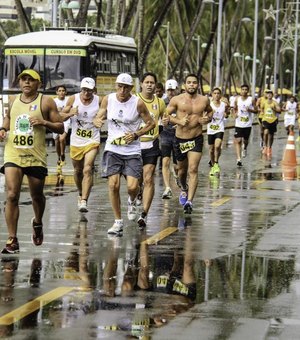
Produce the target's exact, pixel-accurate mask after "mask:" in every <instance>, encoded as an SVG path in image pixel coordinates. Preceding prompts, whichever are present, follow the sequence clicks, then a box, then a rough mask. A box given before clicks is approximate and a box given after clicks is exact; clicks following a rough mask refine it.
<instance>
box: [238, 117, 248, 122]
mask: <svg viewBox="0 0 300 340" xmlns="http://www.w3.org/2000/svg"><path fill="white" fill-rule="evenodd" d="M240 120H241V122H243V123H247V122H249V117H241V118H240Z"/></svg>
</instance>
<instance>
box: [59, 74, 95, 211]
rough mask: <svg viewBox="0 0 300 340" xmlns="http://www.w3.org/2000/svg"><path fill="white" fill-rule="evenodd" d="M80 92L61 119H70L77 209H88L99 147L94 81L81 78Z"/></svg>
mask: <svg viewBox="0 0 300 340" xmlns="http://www.w3.org/2000/svg"><path fill="white" fill-rule="evenodd" d="M80 88H81V91H80V92H79V93H76V94H74V95H73V96H71V97H70V98H69V99H68V102H67V105H66V107H65V108H64V109H63V111H62V114H61V115H62V117H63V119H64V120H66V119H68V118H71V128H72V133H71V141H70V157H71V159H72V163H73V167H74V181H75V183H76V187H77V190H78V203H77V207H78V211H79V212H82V213H85V212H88V207H87V202H88V198H89V196H90V193H91V189H92V186H93V170H94V162H95V159H96V156H97V154H98V151H99V147H100V130H99V129H98V128H96V127H95V126H94V124H93V119H94V118H95V116H96V114H97V112H98V111H99V105H100V102H101V100H100V98H99V96H97V95H95V94H94V92H95V81H94V79H92V78H89V77H86V78H83V79H82V81H81V84H80Z"/></svg>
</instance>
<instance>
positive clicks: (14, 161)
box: [0, 70, 299, 253]
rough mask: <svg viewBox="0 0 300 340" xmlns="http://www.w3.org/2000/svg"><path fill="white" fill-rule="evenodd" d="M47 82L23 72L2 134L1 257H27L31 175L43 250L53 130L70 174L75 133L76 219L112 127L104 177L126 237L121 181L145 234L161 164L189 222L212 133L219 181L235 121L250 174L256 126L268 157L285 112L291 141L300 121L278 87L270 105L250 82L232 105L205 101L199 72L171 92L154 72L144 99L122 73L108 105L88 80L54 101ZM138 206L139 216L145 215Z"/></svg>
mask: <svg viewBox="0 0 300 340" xmlns="http://www.w3.org/2000/svg"><path fill="white" fill-rule="evenodd" d="M40 82H41V79H40V76H39V74H38V73H37V72H35V71H34V70H25V71H23V72H22V73H21V74H20V75H19V85H20V89H21V93H20V95H18V96H17V97H16V99H15V100H14V101H13V102H12V103H11V105H10V109H9V112H8V115H7V116H6V117H5V119H4V122H3V126H2V127H1V128H0V140H4V139H6V138H7V143H6V146H5V154H4V166H3V168H2V169H1V171H2V172H3V173H4V174H5V180H6V188H7V197H6V208H5V217H6V223H7V228H8V234H9V238H8V240H7V243H6V245H5V247H4V249H3V250H2V252H3V253H17V252H19V243H18V239H17V224H18V219H19V196H20V191H21V184H22V179H23V176H24V175H26V176H27V177H28V183H29V189H30V194H31V196H32V202H33V210H34V217H33V219H32V242H33V243H34V244H35V245H37V246H39V245H41V244H42V243H43V222H42V218H43V213H44V209H45V197H44V194H43V188H44V183H45V176H47V164H46V145H45V133H46V131H47V130H50V131H52V132H53V133H54V135H53V137H54V139H55V146H56V151H57V156H58V160H57V162H58V165H59V166H63V164H64V162H65V148H66V136H67V133H68V130H69V129H71V136H70V158H71V160H72V165H73V168H74V180H75V184H76V187H77V190H78V211H79V212H81V213H86V212H88V199H89V196H90V193H91V189H92V185H93V169H94V163H95V159H96V157H97V155H98V153H99V150H100V136H101V132H100V131H101V128H102V127H103V125H104V123H105V121H107V139H106V142H105V146H104V151H103V154H102V155H101V171H102V173H101V175H102V177H103V178H107V180H108V192H109V198H110V202H111V206H112V210H113V214H114V221H113V224H112V227H111V228H109V229H108V234H112V235H122V232H123V228H124V219H123V216H122V214H121V206H122V203H121V198H120V186H121V181H122V180H125V181H126V185H127V192H128V202H127V205H128V209H127V218H128V219H129V220H130V221H136V222H137V225H138V227H139V228H140V229H144V228H145V227H146V226H147V216H148V213H149V210H150V208H151V203H152V200H153V197H154V193H155V185H154V173H155V169H156V167H157V166H158V164H159V166H161V169H162V177H163V182H164V191H163V193H162V197H161V198H162V199H170V198H172V197H173V192H172V189H171V184H170V181H171V180H172V177H174V178H175V180H176V183H177V185H178V186H179V188H180V195H179V197H178V201H179V204H180V205H182V209H183V212H184V213H185V214H191V213H192V211H193V199H194V196H195V193H196V190H197V186H198V168H199V163H200V161H201V157H202V149H203V144H204V138H203V133H204V131H206V134H207V142H208V148H209V159H210V160H209V165H210V171H209V176H219V175H220V172H221V167H220V164H219V160H220V156H221V150H222V141H223V137H224V130H225V126H226V120H227V119H228V117H229V116H231V117H232V118H233V119H234V121H235V132H234V145H235V153H236V165H237V167H242V166H243V158H245V157H246V156H247V147H248V143H249V137H250V134H251V128H252V124H253V122H254V119H258V121H259V124H260V127H261V151H262V153H263V154H264V155H266V156H268V157H270V156H271V155H272V144H273V139H274V134H275V133H276V130H277V124H278V117H279V114H281V113H283V115H284V125H285V127H286V129H287V133H291V131H293V130H294V127H295V124H296V121H297V119H298V113H299V105H298V103H297V100H296V98H295V96H290V98H288V100H287V101H286V102H285V103H280V102H279V100H278V98H276V96H275V95H274V93H273V92H272V90H271V89H265V91H264V94H263V96H262V97H260V98H252V97H251V96H250V95H249V86H248V85H247V84H242V85H241V89H240V93H239V95H232V96H231V97H229V98H228V97H227V96H226V95H224V94H223V93H222V91H221V89H220V88H217V87H216V88H213V89H212V91H211V94H210V96H207V95H201V94H199V79H198V77H197V75H195V74H188V75H187V76H186V77H185V79H184V83H183V84H182V86H181V87H179V86H178V83H177V81H176V80H174V79H169V80H167V81H166V83H165V86H163V84H162V83H159V82H158V80H157V77H156V75H155V74H154V73H152V72H147V73H145V74H143V75H142V77H141V79H140V91H139V92H134V80H133V78H132V77H131V76H130V75H129V74H126V73H122V74H119V75H118V77H117V79H116V91H115V92H114V93H111V94H109V95H107V96H105V97H103V98H100V97H99V96H98V95H97V93H96V84H95V81H94V79H92V78H89V77H86V78H84V79H82V81H81V89H80V92H79V93H76V94H75V95H72V96H70V97H68V98H67V92H66V88H65V87H64V86H59V87H58V88H57V98H55V100H53V99H52V98H51V97H49V96H44V95H42V94H40V93H39V92H38V89H39V86H40ZM20 112H22V114H20ZM255 116H256V117H257V118H255ZM8 132H9V133H8ZM139 205H140V206H141V209H137V206H139ZM139 210H140V211H141V212H140V213H138V211H139Z"/></svg>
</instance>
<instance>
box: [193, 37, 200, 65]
mask: <svg viewBox="0 0 300 340" xmlns="http://www.w3.org/2000/svg"><path fill="white" fill-rule="evenodd" d="M193 40H196V41H197V61H196V62H197V71H198V70H199V67H200V35H199V34H197V38H194V37H193Z"/></svg>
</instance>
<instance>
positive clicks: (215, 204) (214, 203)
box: [211, 196, 232, 207]
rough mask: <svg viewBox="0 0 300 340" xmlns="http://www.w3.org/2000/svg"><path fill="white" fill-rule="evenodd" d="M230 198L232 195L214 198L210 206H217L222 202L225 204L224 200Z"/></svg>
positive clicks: (226, 200)
mask: <svg viewBox="0 0 300 340" xmlns="http://www.w3.org/2000/svg"><path fill="white" fill-rule="evenodd" d="M231 199H232V197H230V196H224V197H222V198H220V199H219V200H216V201H214V202H212V203H211V206H212V207H219V206H220V205H222V204H225V203H226V202H228V201H230V200H231Z"/></svg>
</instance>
